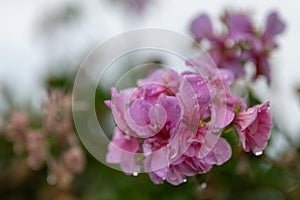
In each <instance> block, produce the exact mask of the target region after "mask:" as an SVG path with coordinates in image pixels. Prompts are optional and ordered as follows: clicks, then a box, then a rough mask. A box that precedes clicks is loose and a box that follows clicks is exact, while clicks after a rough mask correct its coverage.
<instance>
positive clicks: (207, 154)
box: [144, 127, 232, 185]
mask: <svg viewBox="0 0 300 200" xmlns="http://www.w3.org/2000/svg"><path fill="white" fill-rule="evenodd" d="M207 130H208V129H207V128H201V127H200V128H199V129H198V131H197V134H196V137H195V138H194V139H193V140H191V141H190V145H189V148H188V149H187V150H186V151H185V153H184V154H183V155H181V156H180V157H179V158H177V159H176V160H175V161H174V162H172V163H169V165H167V166H165V167H163V168H161V169H158V170H151V167H153V166H154V167H155V165H157V163H161V161H162V160H161V159H160V158H161V157H160V156H148V157H146V159H145V169H147V170H149V171H150V173H149V176H150V178H151V180H152V181H153V182H154V183H156V184H160V183H163V181H164V180H166V181H167V182H169V183H171V184H173V185H179V184H181V183H182V182H184V181H185V178H186V176H194V175H196V174H203V173H206V172H208V171H209V170H210V169H211V168H212V166H213V165H222V164H223V163H225V162H226V161H227V160H229V158H230V157H231V153H232V152H231V147H230V145H229V144H228V142H227V141H226V140H225V139H223V138H220V137H218V136H216V135H214V134H211V133H209V132H207V133H206V131H207ZM166 137H167V136H166V135H165V134H164V133H160V134H159V135H158V136H156V137H155V138H151V139H147V140H146V141H145V142H144V149H146V151H148V150H149V149H148V148H150V147H151V148H152V149H151V150H152V151H155V150H157V148H160V147H161V144H162V143H168V142H169V140H170V138H166Z"/></svg>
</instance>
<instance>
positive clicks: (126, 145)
mask: <svg viewBox="0 0 300 200" xmlns="http://www.w3.org/2000/svg"><path fill="white" fill-rule="evenodd" d="M139 150H140V144H139V141H138V139H137V138H135V137H132V136H130V135H126V134H125V133H124V132H122V131H121V130H120V129H119V128H115V132H114V136H113V139H112V142H111V143H110V144H109V147H108V153H107V154H106V162H108V163H112V164H120V167H121V169H122V171H123V172H125V173H127V174H132V173H135V172H139V171H140V169H141V166H140V165H138V164H137V163H136V161H135V156H134V155H135V153H137V152H138V151H139Z"/></svg>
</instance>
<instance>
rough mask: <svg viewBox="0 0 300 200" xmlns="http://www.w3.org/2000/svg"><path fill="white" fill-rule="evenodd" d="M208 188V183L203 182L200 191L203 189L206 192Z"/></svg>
mask: <svg viewBox="0 0 300 200" xmlns="http://www.w3.org/2000/svg"><path fill="white" fill-rule="evenodd" d="M206 187H207V183H206V182H203V183H202V184H201V185H200V189H201V190H204V189H205V188H206Z"/></svg>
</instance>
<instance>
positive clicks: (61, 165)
mask: <svg viewBox="0 0 300 200" xmlns="http://www.w3.org/2000/svg"><path fill="white" fill-rule="evenodd" d="M41 121H42V124H41V125H40V126H41V127H40V128H32V127H31V126H32V124H34V120H32V119H31V118H30V117H29V114H27V113H25V112H15V113H13V114H12V115H11V118H10V120H9V123H8V127H7V131H6V136H7V138H8V139H9V140H11V141H12V142H13V145H14V151H15V153H16V154H21V155H26V161H27V165H28V167H29V168H31V169H33V170H39V169H41V168H42V167H43V166H45V165H47V167H48V173H49V175H48V178H47V181H48V183H49V184H52V185H53V184H57V185H58V186H59V187H60V188H68V187H70V186H71V183H72V180H73V179H74V177H75V175H76V174H80V173H82V172H83V170H84V168H85V165H86V160H85V159H86V158H85V155H84V152H83V150H82V149H81V147H80V144H79V141H78V139H77V137H76V134H75V132H74V128H73V124H72V113H71V96H70V95H68V94H64V93H63V92H62V91H60V90H55V91H50V92H49V94H48V98H47V101H45V103H44V116H43V119H42V120H41ZM34 125H35V127H37V125H36V123H35V124H34ZM53 148H55V155H54V153H53V152H52V151H51V149H53Z"/></svg>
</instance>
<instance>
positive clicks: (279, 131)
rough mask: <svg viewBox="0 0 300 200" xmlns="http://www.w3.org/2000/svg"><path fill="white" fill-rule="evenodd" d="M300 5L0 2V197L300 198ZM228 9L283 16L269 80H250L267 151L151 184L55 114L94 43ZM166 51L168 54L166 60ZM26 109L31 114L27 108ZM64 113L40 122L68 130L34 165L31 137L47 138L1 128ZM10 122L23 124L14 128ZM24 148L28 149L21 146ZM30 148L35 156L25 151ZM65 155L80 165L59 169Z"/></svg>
mask: <svg viewBox="0 0 300 200" xmlns="http://www.w3.org/2000/svg"><path fill="white" fill-rule="evenodd" d="M299 8H300V3H299V2H297V1H292V0H289V1H274V0H265V1H259V0H253V1H247V2H246V1H238V0H211V1H206V2H201V1H196V0H185V1H181V0H88V1H79V0H53V1H36V0H27V1H18V0H9V1H8V0H2V1H0V26H1V31H0V127H1V135H0V136H1V139H0V141H1V144H0V155H1V157H0V159H1V160H0V169H1V172H0V199H124V197H126V199H298V198H300V183H299V180H300V172H299V171H300V163H299V161H300V159H299V145H300V92H299V88H300V66H299V62H298V58H299V55H298V54H299V46H300V42H299V39H298V36H299V35H300V26H299V23H300V21H299V20H300V17H299ZM224 10H238V11H243V12H247V13H249V14H250V15H251V17H252V18H253V19H254V21H255V22H256V23H257V26H263V24H264V23H265V18H266V15H267V14H268V13H269V12H270V11H273V10H276V11H277V12H278V13H279V14H280V16H281V17H282V19H283V20H284V21H285V23H286V25H287V27H286V30H285V32H284V33H283V34H282V35H281V36H280V37H279V38H278V39H279V42H278V43H279V45H280V48H278V49H277V50H276V52H275V53H274V54H273V56H272V60H271V63H272V84H271V86H270V87H269V86H268V85H267V84H266V82H265V81H264V80H257V81H256V82H255V84H254V85H253V88H254V91H255V95H256V96H257V98H258V99H260V100H261V101H264V100H267V99H269V100H270V101H271V104H272V112H273V115H274V121H275V122H276V126H277V128H276V130H275V131H274V132H276V133H275V134H274V136H273V137H272V141H271V142H270V145H269V147H268V149H267V154H268V157H260V158H259V159H258V160H256V159H257V158H254V157H253V156H251V155H243V156H240V157H239V158H236V157H233V158H232V160H231V161H230V162H229V163H227V164H226V165H225V166H223V167H215V168H214V169H213V170H212V172H211V173H209V174H207V175H203V176H199V177H198V176H197V177H194V178H191V179H189V180H188V181H187V183H185V184H182V185H180V186H177V187H175V186H171V185H169V184H167V183H166V184H164V185H154V184H153V183H151V181H150V180H149V178H148V177H147V176H146V175H145V174H141V175H139V176H138V177H132V176H126V175H125V174H123V173H122V172H119V171H115V170H113V169H109V168H108V167H106V166H104V165H102V164H101V163H99V162H98V161H97V160H96V159H94V158H93V157H92V156H91V155H89V154H88V153H87V152H86V151H85V150H84V147H82V145H81V143H80V141H79V140H78V139H77V136H76V133H75V132H74V130H73V127H72V125H70V124H72V117H71V116H62V117H61V118H59V120H58V121H55V120H54V121H53V119H52V118H51V113H53V112H54V113H55V112H58V111H53V107H55V106H58V105H59V107H60V108H62V110H64V111H67V112H68V111H70V105H69V104H68V100H69V98H70V95H71V90H72V81H73V79H74V76H75V74H76V71H77V69H78V67H79V66H80V64H81V63H82V62H83V60H84V58H85V57H86V56H87V54H88V53H89V52H90V51H91V50H92V49H93V48H94V47H96V46H97V45H98V44H99V43H101V42H103V41H106V40H108V39H110V38H111V37H112V36H114V35H116V34H120V33H122V32H124V31H129V30H132V29H136V28H144V27H153V28H164V29H170V30H174V31H177V32H179V33H183V34H186V35H190V36H191V32H190V23H191V21H192V19H193V18H195V17H196V16H197V15H199V14H200V13H205V14H207V15H209V16H210V17H211V18H212V21H213V23H214V25H215V26H217V27H218V26H219V24H218V23H217V20H218V18H219V16H220V15H221V14H222V13H223V11H224ZM138 59H143V58H138ZM145 59H148V58H145ZM168 59H170V58H168V57H166V58H164V60H165V61H166V62H168ZM121 64H122V63H121ZM123 64H124V63H123ZM127 64H128V63H127ZM58 89H59V90H58ZM50 90H51V92H50ZM53 90H54V91H53ZM104 99H109V93H107V91H98V93H97V95H96V100H97V102H98V104H99V105H96V107H97V106H98V107H97V108H99V112H108V110H105V108H104V105H103V103H102V102H103V100H104ZM96 104H97V103H96ZM12 112H16V113H13V114H11V113H12ZM24 113H27V114H28V113H30V114H28V115H30V117H29V116H28V115H27V116H26V114H24ZM29 118H30V119H29ZM62 119H63V120H66V121H64V124H69V125H68V126H67V127H65V125H64V126H62V127H57V129H58V128H60V129H59V130H52V129H51V128H49V127H48V129H49V130H48V129H47V128H46V129H47V131H48V132H51V133H52V132H55V133H57V135H58V136H57V138H60V137H61V135H60V133H61V132H66V130H68V134H67V135H64V136H65V138H67V139H65V138H64V139H58V140H59V141H63V140H66V141H65V142H63V143H61V142H56V141H55V140H56V139H57V138H56V136H55V137H53V138H54V139H53V138H51V137H52V136H46V138H47V140H50V141H51V142H49V144H48V145H49V146H51V148H52V147H53V146H54V147H53V148H52V149H51V150H50V154H51V155H52V156H53V158H52V159H50V161H49V160H47V161H46V163H43V162H44V161H43V162H42V163H41V164H40V165H39V164H37V160H38V158H39V156H40V155H37V153H36V151H37V149H39V148H37V146H38V147H40V146H43V145H42V143H43V141H42V139H41V138H43V137H44V136H41V137H40V138H35V139H33V140H35V141H37V142H36V143H34V144H27V143H26V144H25V145H24V144H23V147H22V141H23V140H24V141H25V140H28V138H27V139H26V138H25V139H24V138H23V139H22V138H21V139H18V138H20V137H19V136H16V134H13V136H9V137H7V136H6V134H5V132H8V131H10V132H12V133H15V132H16V133H18V132H20V131H21V132H22V131H24V132H26V131H28V130H27V129H28V126H29V125H28V124H30V126H31V129H37V130H38V131H40V129H42V127H47V125H48V126H51V124H52V126H53V123H54V126H59V123H62ZM51 120H52V121H51ZM56 120H57V119H56ZM28 121H30V122H28ZM55 123H58V125H57V124H55ZM16 124H17V125H16ZM49 124H50V125H49ZM16 127H18V128H20V129H22V128H23V129H22V130H15V129H14V128H16ZM32 127H33V128H32ZM50 129H51V130H50ZM30 131H32V130H30ZM29 135H30V134H29ZM16 138H17V139H16ZM49 138H50V139H49ZM16 141H18V142H19V143H20V145H19V146H21V147H19V146H18V145H16V143H18V142H16ZM24 141H23V142H24ZM16 146H17V147H16ZM20 148H21V149H27V151H25V152H27V153H24V152H23V151H22V150H20V151H19V150H18V149H20ZM56 149H59V150H56ZM39 150H40V149H39ZM45 151H46V150H45ZM30 152H31V153H32V157H33V160H34V162H33V164H32V162H31V160H30V159H29V158H28V157H30V155H31V154H30ZM40 152H41V151H40ZM45 154H47V152H46V153H45ZM48 154H49V153H48ZM24 159H25V160H24ZM26 159H27V160H26ZM28 159H29V161H28ZM269 159H272V160H271V161H270V160H269ZM26 162H27V163H26ZM28 162H29V164H28ZM61 162H63V163H65V165H66V166H67V165H68V164H66V163H68V162H69V163H72V162H80V163H82V167H81V168H79V169H70V168H68V167H66V169H65V168H63V167H62V166H61V165H60V164H61ZM30 163H31V164H30ZM65 165H64V166H65ZM246 169H247V170H246ZM249 169H250V170H249ZM64 170H65V171H64ZM237 171H238V172H237Z"/></svg>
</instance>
